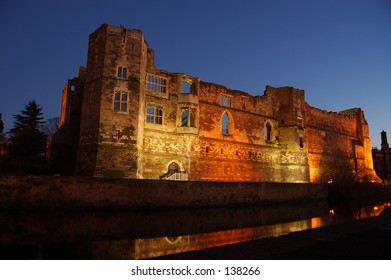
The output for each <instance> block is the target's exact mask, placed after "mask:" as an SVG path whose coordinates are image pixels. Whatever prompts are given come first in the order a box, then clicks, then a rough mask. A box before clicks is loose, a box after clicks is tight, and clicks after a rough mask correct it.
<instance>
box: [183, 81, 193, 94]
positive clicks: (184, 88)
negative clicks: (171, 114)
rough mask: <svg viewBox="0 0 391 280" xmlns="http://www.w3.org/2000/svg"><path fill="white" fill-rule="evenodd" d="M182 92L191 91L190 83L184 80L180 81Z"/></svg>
mask: <svg viewBox="0 0 391 280" xmlns="http://www.w3.org/2000/svg"><path fill="white" fill-rule="evenodd" d="M182 93H191V84H189V83H188V82H186V81H182Z"/></svg>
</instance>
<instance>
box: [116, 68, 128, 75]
mask: <svg viewBox="0 0 391 280" xmlns="http://www.w3.org/2000/svg"><path fill="white" fill-rule="evenodd" d="M126 72H127V70H126V67H121V66H120V67H118V70H117V77H118V78H126V76H127V73H126Z"/></svg>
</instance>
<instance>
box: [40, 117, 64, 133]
mask: <svg viewBox="0 0 391 280" xmlns="http://www.w3.org/2000/svg"><path fill="white" fill-rule="evenodd" d="M59 120H60V118H59V117H56V118H50V119H46V122H45V123H44V124H43V126H42V128H41V131H42V132H43V133H45V134H46V135H47V136H48V137H49V138H50V137H52V135H53V134H54V133H56V132H57V130H58V128H59V127H58V123H59Z"/></svg>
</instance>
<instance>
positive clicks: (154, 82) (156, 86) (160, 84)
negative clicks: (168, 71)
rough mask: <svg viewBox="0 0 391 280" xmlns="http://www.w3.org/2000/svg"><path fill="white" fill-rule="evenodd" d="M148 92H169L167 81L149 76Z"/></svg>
mask: <svg viewBox="0 0 391 280" xmlns="http://www.w3.org/2000/svg"><path fill="white" fill-rule="evenodd" d="M146 86H147V90H149V91H155V92H162V93H166V92H167V79H166V78H163V77H159V76H156V75H152V74H147V85H146Z"/></svg>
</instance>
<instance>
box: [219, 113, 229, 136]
mask: <svg viewBox="0 0 391 280" xmlns="http://www.w3.org/2000/svg"><path fill="white" fill-rule="evenodd" d="M229 126H230V120H229V117H228V114H227V113H224V115H223V118H222V119H221V133H222V134H224V135H229V134H230V129H229Z"/></svg>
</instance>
